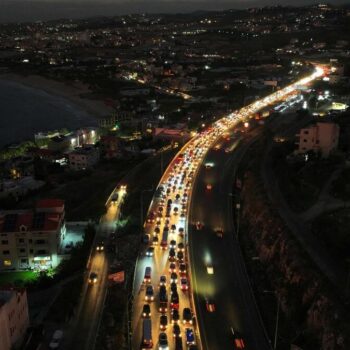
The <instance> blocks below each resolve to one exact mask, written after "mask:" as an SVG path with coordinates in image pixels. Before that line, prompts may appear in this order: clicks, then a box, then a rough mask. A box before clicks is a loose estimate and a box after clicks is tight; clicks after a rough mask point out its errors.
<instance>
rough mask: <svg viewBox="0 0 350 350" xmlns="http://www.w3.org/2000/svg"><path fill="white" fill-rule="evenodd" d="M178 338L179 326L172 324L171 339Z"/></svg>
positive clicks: (179, 334) (179, 333)
mask: <svg viewBox="0 0 350 350" xmlns="http://www.w3.org/2000/svg"><path fill="white" fill-rule="evenodd" d="M180 336H181V329H180V326H179V325H178V324H177V323H174V325H173V337H174V338H177V337H180Z"/></svg>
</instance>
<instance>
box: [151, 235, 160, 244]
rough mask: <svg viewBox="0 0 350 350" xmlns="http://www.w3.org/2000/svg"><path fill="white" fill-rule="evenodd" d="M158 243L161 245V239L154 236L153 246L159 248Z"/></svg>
mask: <svg viewBox="0 0 350 350" xmlns="http://www.w3.org/2000/svg"><path fill="white" fill-rule="evenodd" d="M158 243H159V238H158V236H153V238H152V245H153V246H157V245H158Z"/></svg>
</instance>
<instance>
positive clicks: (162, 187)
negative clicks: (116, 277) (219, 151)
mask: <svg viewBox="0 0 350 350" xmlns="http://www.w3.org/2000/svg"><path fill="white" fill-rule="evenodd" d="M323 74H324V71H323V69H322V68H321V67H316V69H315V71H314V72H313V73H312V74H310V75H309V76H307V77H305V78H303V79H301V80H299V81H297V82H296V83H294V84H291V85H289V86H287V87H285V88H283V89H281V90H278V91H276V92H275V93H273V94H271V95H269V96H266V97H264V98H262V99H260V100H257V101H255V102H254V103H252V104H250V105H248V106H246V107H244V108H242V109H240V110H239V111H235V112H233V113H231V114H229V115H227V116H226V117H224V118H221V119H220V120H218V121H216V122H215V123H213V124H212V125H211V126H210V127H208V128H207V129H206V130H204V131H202V132H201V133H199V134H198V135H196V136H195V137H194V138H192V139H191V140H190V141H189V142H188V143H187V144H186V145H185V146H184V147H183V148H182V149H181V151H180V152H179V153H178V154H177V156H176V157H175V158H174V160H173V161H172V162H171V163H170V165H169V166H168V168H167V170H166V172H165V174H164V175H163V177H162V179H161V181H160V184H159V186H158V188H157V191H156V194H155V196H154V197H153V200H152V202H151V205H150V209H149V212H148V219H152V221H153V216H154V217H155V220H154V221H155V222H151V223H147V221H146V223H145V225H144V228H145V232H144V234H146V235H147V236H148V237H149V243H147V244H146V246H145V250H144V251H143V252H141V254H140V256H139V259H138V261H137V263H136V267H135V274H134V284H133V297H134V302H133V310H132V348H133V349H138V348H140V345H141V344H142V342H143V341H144V340H149V341H148V342H147V344H146V345H145V344H144V346H141V348H152V347H153V346H154V345H156V344H157V347H159V344H158V335H159V318H160V314H159V313H158V311H157V309H158V306H157V303H158V300H159V295H158V290H159V287H158V285H159V278H160V276H161V275H164V274H166V276H167V280H168V285H167V292H168V295H170V288H169V272H168V271H167V270H168V268H169V265H168V264H169V258H168V249H166V250H163V249H161V248H160V246H159V242H160V241H161V237H162V234H163V231H164V229H166V230H168V229H169V227H171V225H172V224H175V225H176V230H175V231H174V233H172V234H170V235H169V237H167V238H166V239H165V242H166V244H169V242H170V240H172V239H175V240H176V241H177V242H176V243H177V244H178V243H179V242H180V240H182V239H183V243H184V244H185V246H186V251H185V262H186V264H187V270H188V269H189V266H191V267H192V270H193V271H192V273H193V274H192V273H191V271H187V273H186V277H187V278H188V279H189V280H190V281H191V283H190V289H189V291H188V292H184V293H182V292H181V291H180V292H179V294H180V295H179V297H180V318H181V314H182V312H181V311H182V309H183V307H187V306H188V305H191V306H192V312H193V314H194V317H195V319H197V320H198V321H199V326H200V327H199V328H197V327H195V329H194V330H195V332H196V338H195V342H196V343H197V344H198V347H199V348H202V347H203V348H204V349H213V348H214V347H213V346H215V344H216V342H217V343H221V342H223V343H225V344H228V343H227V341H224V340H222V339H227V338H228V336H229V329H230V327H234V328H235V329H244V331H245V335H246V336H247V339H249V340H248V343H249V346H251V347H252V348H253V349H257V348H258V344H259V342H260V341H263V338H264V336H263V335H262V334H261V332H260V331H259V330H258V329H256V330H251V329H250V328H253V327H258V323H259V322H258V321H257V319H256V310H254V305H253V304H252V303H253V300H254V299H252V297H251V296H249V293H251V290H250V287H249V284H248V280H247V279H244V278H243V276H244V269H243V268H244V266H243V265H242V264H237V262H236V261H235V263H234V264H233V262H232V256H231V255H235V256H238V254H239V247H238V245H237V242H236V241H235V240H234V239H233V236H232V235H231V237H232V238H231V239H229V238H227V239H226V236H225V237H224V238H223V242H224V241H225V240H226V242H225V243H227V246H226V247H225V254H221V253H220V251H221V250H222V248H220V246H219V243H216V242H212V238H213V236H212V235H208V234H205V235H203V239H202V236H200V238H199V240H196V242H198V241H201V243H200V244H201V245H200V246H201V247H202V250H200V249H199V248H198V249H197V247H194V246H192V241H191V239H192V238H191V236H194V235H195V233H193V235H190V241H188V226H189V225H188V224H189V223H190V224H193V220H192V218H191V217H189V216H188V213H189V207H188V204H189V203H191V196H192V191H193V182H194V179H196V178H197V175H198V174H200V166H201V165H202V163H203V159H204V157H205V155H206V154H207V152H208V151H209V150H210V149H211V148H213V147H214V145H215V143H216V142H218V139H219V138H220V137H223V136H224V137H226V136H225V134H227V132H228V130H231V129H232V128H234V127H235V126H237V124H239V123H240V122H246V121H247V120H249V118H250V117H252V116H253V115H254V113H256V112H258V111H260V110H261V109H262V108H265V107H267V106H269V105H271V104H274V103H276V102H278V101H281V100H285V99H287V98H288V97H289V96H290V95H291V94H292V93H295V91H296V90H297V89H298V88H299V86H300V85H306V84H309V83H311V82H312V81H313V80H314V79H317V78H319V77H321V76H322V75H323ZM236 146H237V145H230V146H229V147H228V148H229V149H228V151H229V152H234V151H235V147H236ZM234 153H236V152H234ZM238 154H239V153H238V152H237V155H236V154H234V155H233V156H234V157H237V156H238ZM234 157H232V159H233V160H232V159H231V160H230V162H234ZM218 161H220V157H219V159H218ZM221 161H223V162H224V163H223V166H224V167H225V166H226V167H227V168H228V169H226V170H225V171H222V170H218V173H217V174H216V176H212V177H211V179H210V184H213V183H214V182H215V179H216V178H217V177H221V176H223V175H224V174H225V173H227V174H229V173H230V171H231V170H232V169H229V168H230V166H229V165H225V160H224V159H223V160H221ZM219 168H221V167H218V169H219ZM229 170H230V171H229ZM205 181H209V179H205ZM226 181H228V180H223V183H222V186H223V188H226V187H225V186H227V184H228V182H226ZM197 183H198V181H197ZM210 184H206V186H207V185H209V187H207V189H206V190H208V191H209V192H210V195H212V196H214V193H217V192H216V191H210ZM202 185H203V184H202ZM200 192H203V187H202V188H201V190H200ZM200 192H199V194H197V196H198V195H200ZM218 193H219V195H218V196H217V197H215V198H214V197H213V198H212V199H211V198H210V196H208V197H207V198H202V199H200V198H199V200H202V205H201V206H200V207H201V208H204V207H207V208H206V209H207V211H206V212H205V213H206V214H204V210H202V211H201V209H197V210H198V213H197V212H194V214H192V215H195V216H196V217H194V219H196V218H197V215H198V216H200V217H203V219H204V215H205V221H207V220H208V219H209V218H210V217H212V218H213V219H212V220H213V224H212V225H216V223H217V222H222V225H223V226H224V230H225V231H227V232H233V227H232V222H233V218H232V210H231V208H230V205H231V204H230V203H231V200H230V198H227V194H226V195H223V193H224V192H220V191H219V192H218ZM226 193H227V190H226ZM175 195H179V202H178V203H176V202H175V200H174V196H175ZM169 199H171V200H172V203H171V204H168V205H167V203H168V200H169ZM197 200H198V199H197V198H195V199H194V200H193V201H192V203H194V204H193V205H194V206H195V205H196V202H197ZM225 201H227V202H228V203H227V206H226V211H225V207H222V208H221V209H220V206H221V205H223V203H224V202H225ZM166 206H167V209H166V210H165V207H166ZM175 208H177V209H178V212H175ZM192 208H193V207H192ZM168 209H169V212H168ZM214 209H215V210H217V211H216V213H217V214H216V215H213V216H212V211H213V212H215V210H214ZM165 211H167V214H166V215H165ZM192 212H193V209H192ZM179 213H180V215H179ZM209 214H210V215H209ZM151 215H153V216H152V217H151ZM167 219H168V220H169V222H168V223H166V220H167ZM156 221H158V223H156ZM179 225H180V227H181V228H183V230H184V235H183V238H181V237H180V235H179V232H178V228H179ZM209 227H210V226H209ZM156 228H157V230H158V231H159V232H156ZM203 232H204V233H206V228H204V229H203ZM153 236H156V237H158V245H156V246H155V247H154V256H152V257H150V256H148V257H146V256H145V251H146V249H148V247H150V246H151V245H152V239H153ZM227 237H229V236H227ZM188 243H189V244H188ZM220 243H221V242H220ZM211 245H213V246H215V247H216V248H215V257H216V259H217V260H215V262H214V261H212V260H213V257H212V256H211V252H209V251H208V250H206V247H209V246H211ZM176 249H177V248H176ZM192 256H193V257H194V263H193V264H192V263H191V261H190V258H191V257H192ZM203 259H204V261H203ZM211 262H213V264H215V265H217V266H220V267H221V270H220V269H219V270H218V272H216V273H214V274H213V275H210V276H208V275H206V265H210V264H211ZM146 267H150V268H151V269H152V276H151V282H150V283H148V284H150V285H152V286H153V288H154V297H155V301H152V302H149V303H150V307H151V315H150V316H149V318H150V319H151V321H152V323H153V327H152V329H153V331H152V334H151V336H150V338H151V339H143V338H144V337H143V334H142V333H143V332H142V328H143V327H142V324H143V321H142V310H143V307H144V305H145V304H146V305H147V304H148V302H146V301H145V294H144V291H145V289H146V285H145V283H144V282H143V278H144V273H145V268H146ZM176 267H177V268H179V261H178V262H177V266H176ZM227 268H230V274H227V273H226V269H227ZM214 271H215V266H214ZM228 275H229V276H228ZM231 275H233V276H236V277H237V280H235V279H234V278H231ZM226 281H229V286H230V289H228V288H227V284H226ZM192 283H193V285H192ZM177 287H179V284H177ZM201 288H202V289H201ZM231 289H232V290H231ZM193 291H195V293H194V294H193ZM193 295H194V296H195V297H196V298H195V299H196V308H194V302H193ZM212 295H215V296H217V297H218V298H221V297H222V298H223V303H220V305H221V306H219V309H218V312H215V313H211V315H210V316H209V315H205V314H204V312H203V299H204V298H205V297H210V296H212ZM224 305H226V307H224ZM242 308H247V310H246V311H245V312H244V313H242V311H241V310H242ZM168 309H171V306H170V303H168ZM228 310H229V312H227V311H228ZM196 311H198V313H196ZM214 315H215V316H214ZM167 316H168V319H170V317H169V316H170V312H169V310H168V311H167ZM209 317H210V318H209ZM207 320H208V321H207ZM209 321H210V322H209ZM169 328H170V327H168V329H167V331H166V334H167V338H168V345H169V347H170V348H175V347H174V345H172V342H171V341H170V339H171V338H172V337H171V333H170V329H169ZM181 331H182V335H183V334H184V329H183V327H182V330H181ZM215 331H218V332H219V333H215ZM209 333H210V335H209ZM217 334H220V335H221V337H220V339H218V337H217ZM201 335H203V339H202V338H201ZM183 338H184V337H183ZM208 342H209V343H208ZM182 343H183V344H184V339H183V341H182ZM170 344H171V345H172V346H170ZM230 347H231V346H230ZM165 348H167V347H164V349H165ZM218 348H219V347H218ZM221 349H222V347H221ZM259 349H265V343H262V346H260V344H259Z"/></svg>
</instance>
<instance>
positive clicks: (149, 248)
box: [146, 247, 154, 256]
mask: <svg viewBox="0 0 350 350" xmlns="http://www.w3.org/2000/svg"><path fill="white" fill-rule="evenodd" d="M153 254H154V247H148V248H147V250H146V256H153Z"/></svg>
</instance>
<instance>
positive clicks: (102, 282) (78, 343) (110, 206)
mask: <svg viewBox="0 0 350 350" xmlns="http://www.w3.org/2000/svg"><path fill="white" fill-rule="evenodd" d="M113 193H117V194H118V199H117V200H116V201H115V202H114V203H112V201H111V197H112V195H111V196H110V198H109V199H108V201H107V202H106V207H107V211H106V213H105V214H104V215H103V216H102V217H101V219H100V223H99V226H98V229H97V232H96V236H95V240H94V244H93V247H92V251H91V256H90V259H89V262H88V269H87V271H86V274H85V279H84V287H83V293H82V297H81V301H80V304H79V308H78V313H77V318H76V322H75V324H74V332H72V333H73V334H72V338H71V343H70V346H69V348H70V349H72V350H73V349H74V350H75V349H85V350H90V349H94V347H95V341H96V337H97V333H98V328H99V322H100V318H101V316H102V310H103V305H104V300H105V296H106V293H107V274H108V257H107V253H106V252H105V250H104V248H103V251H101V250H97V247H101V246H102V242H103V247H104V243H105V242H106V241H107V239H108V236H109V235H110V234H111V233H113V232H114V231H115V223H116V220H117V219H118V217H119V213H120V205H121V204H122V202H123V199H124V196H125V193H126V192H125V189H124V188H120V189H116V190H115V191H114V192H113ZM91 273H95V274H97V281H96V282H95V283H90V282H89V277H90V275H91Z"/></svg>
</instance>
